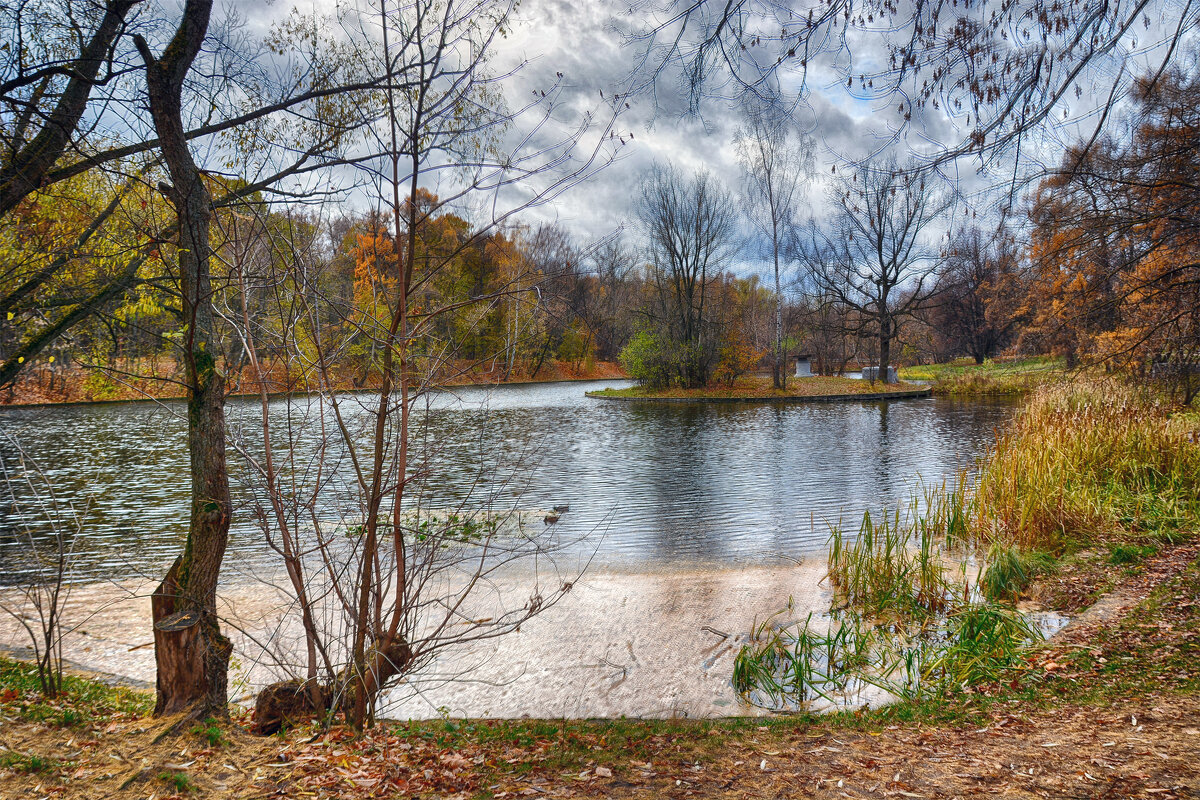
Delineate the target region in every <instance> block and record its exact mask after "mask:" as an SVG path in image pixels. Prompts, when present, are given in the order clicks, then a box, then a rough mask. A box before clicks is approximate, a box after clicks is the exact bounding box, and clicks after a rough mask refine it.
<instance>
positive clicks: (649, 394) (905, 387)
mask: <svg viewBox="0 0 1200 800" xmlns="http://www.w3.org/2000/svg"><path fill="white" fill-rule="evenodd" d="M921 388H923V387H921V386H913V385H912V384H907V383H903V382H901V383H894V384H890V385H889V384H884V383H879V382H875V383H872V382H871V381H864V380H858V379H856V378H839V377H835V376H826V375H822V376H817V377H812V378H795V377H788V380H787V388H786V389H776V388H775V387H774V386H772V385H771V379H770V377H764V376H758V375H756V376H751V377H745V378H739V379H738V380H737V381H735V382H734V384H733V386H705V387H702V388H699V389H682V388H679V387H668V388H662V389H656V388H650V387H646V386H630V387H628V388H625V389H602V390H600V391H596V392H588V395H589V396H590V397H637V398H645V399H647V400H656V399H672V400H742V399H748V400H755V399H763V400H779V399H787V398H789V397H795V398H805V397H809V398H817V397H840V396H843V395H859V394H866V395H874V394H885V393H891V392H911V391H913V390H919V389H921Z"/></svg>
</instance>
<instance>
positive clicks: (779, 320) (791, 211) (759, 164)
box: [735, 109, 812, 389]
mask: <svg viewBox="0 0 1200 800" xmlns="http://www.w3.org/2000/svg"><path fill="white" fill-rule="evenodd" d="M735 144H736V145H737V149H738V161H740V162H741V165H742V171H743V173H744V176H745V181H746V195H747V199H748V200H749V201H750V203H749V212H750V214H749V216H750V219H751V221H752V222H753V223H754V225H755V226H756V227H757V228H758V229H759V233H760V234H762V235H764V236H765V237H766V243H765V244H766V246H765V248H764V249H765V250H766V255H767V257H768V258H770V260H771V265H772V267H773V268H774V273H775V346H774V348H773V351H772V359H771V377H772V381H773V383H774V385H775V388H776V389H785V388H787V352H786V350H785V349H784V343H783V283H782V280H781V278H780V266H781V265H780V259H781V258H786V257H787V242H788V240H789V239H790V237H791V236H792V232H793V231H792V229H793V226H794V225H795V216H796V203H797V201H798V200H799V198H798V197H797V193H798V192H799V190H800V188H801V185H802V183H803V182H804V181H805V179H806V177H807V175H808V173H809V172H810V171H811V167H812V142H811V140H810V139H809V138H808V137H796V136H795V135H794V134H793V131H792V129H791V126H790V124H789V121H788V120H786V119H779V118H772V117H771V116H769V115H768V111H766V110H761V109H752V110H751V111H750V112H749V114H748V119H747V121H746V125H745V127H743V128H742V129H741V130H740V131H739V132H738V134H737V137H736V139H735Z"/></svg>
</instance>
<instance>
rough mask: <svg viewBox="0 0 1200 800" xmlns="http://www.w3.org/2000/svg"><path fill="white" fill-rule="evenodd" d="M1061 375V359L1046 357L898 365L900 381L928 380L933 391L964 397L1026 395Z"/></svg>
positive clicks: (1062, 364) (1062, 366)
mask: <svg viewBox="0 0 1200 800" xmlns="http://www.w3.org/2000/svg"><path fill="white" fill-rule="evenodd" d="M1064 377H1065V362H1064V361H1063V359H1061V358H1052V357H1049V356H1038V357H1035V358H1024V359H1017V360H1013V361H990V360H989V361H985V362H984V363H983V364H976V363H975V362H974V361H972V360H969V359H959V360H958V361H953V362H950V363H948V364H932V365H924V366H915V367H901V368H900V379H901V380H905V381H928V382H929V383H930V384H931V388H932V389H933V392H934V394H945V395H963V396H967V395H1014V394H1025V393H1027V392H1030V391H1033V390H1034V389H1036V388H1037V387H1039V386H1042V385H1045V384H1047V383H1052V382H1056V381H1059V380H1062V379H1063V378H1064Z"/></svg>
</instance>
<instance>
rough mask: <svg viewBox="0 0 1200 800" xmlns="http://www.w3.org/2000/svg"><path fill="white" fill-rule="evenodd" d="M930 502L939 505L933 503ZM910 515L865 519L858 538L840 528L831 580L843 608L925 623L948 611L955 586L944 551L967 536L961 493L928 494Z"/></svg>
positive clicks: (832, 548) (832, 546) (832, 542)
mask: <svg viewBox="0 0 1200 800" xmlns="http://www.w3.org/2000/svg"><path fill="white" fill-rule="evenodd" d="M930 498H933V499H934V501H935V502H933V503H932V504H929V500H930ZM926 499H927V504H928V508H929V510H928V511H927V512H925V513H921V512H920V511H919V509H918V508H917V506H916V504H915V503H914V504H913V506H912V507H911V508H910V510H909V513H908V514H907V515H901V513H900V511H899V509H897V510H896V511H895V512H894V513H892V514H884V515H882V516H879V517H872V516H871V514H870V513H869V512H868V513H866V514H864V515H863V520H862V524H861V525H859V529H858V535H857V536H855V537H853V538H852V539H847V537H846V535H845V533H844V531H843V530H842V529H841V527H840V526H836V525H835V526H833V527H832V528H831V530H830V537H829V577H830V580H831V581H832V583H833V586H834V588H835V589H836V590H837V593H838V596H839V598H840V599H841V600H842V601H843V603H844V604H849V605H853V606H855V607H856V608H858V609H860V610H862V611H864V612H865V613H867V614H869V615H871V616H876V617H899V618H902V619H909V618H915V619H924V618H927V617H930V616H934V615H937V614H941V613H944V612H945V611H946V609H947V608H948V607H949V604H950V602H951V600H952V599H953V596H954V595H955V594H956V593H957V590H956V587H955V586H954V584H953V583H952V582H951V581H950V579H949V578H948V576H947V568H946V559H945V558H944V548H945V547H946V545H947V543H948V542H955V541H962V540H965V539H966V538H967V537H966V535H965V534H966V528H965V523H964V522H963V518H964V515H965V512H964V509H963V508H962V507H961V506H960V505H958V504H959V503H961V502H962V495H961V493H960V492H958V491H954V492H950V493H943V494H942V495H929V494H927V496H926Z"/></svg>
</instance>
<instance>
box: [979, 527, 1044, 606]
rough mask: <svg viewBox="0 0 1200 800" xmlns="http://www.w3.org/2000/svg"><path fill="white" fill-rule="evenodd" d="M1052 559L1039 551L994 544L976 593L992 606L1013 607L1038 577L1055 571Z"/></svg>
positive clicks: (999, 543)
mask: <svg viewBox="0 0 1200 800" xmlns="http://www.w3.org/2000/svg"><path fill="white" fill-rule="evenodd" d="M1054 564H1055V559H1054V556H1052V555H1051V554H1049V553H1047V552H1045V551H1042V550H1031V551H1029V552H1025V551H1022V550H1021V549H1020V548H1019V547H1017V546H1015V545H1008V544H1004V543H1002V542H993V543H992V546H991V548H990V549H989V550H988V554H987V566H986V567H985V568H984V569H983V570H982V572H981V573H980V576H979V584H978V588H979V592H980V594H981V595H982V596H983V597H984V598H985V599H987V600H989V601H991V602H993V603H1015V602H1017V600H1019V599H1020V598H1021V596H1022V595H1023V594H1025V591H1026V590H1027V589H1028V588H1029V585H1030V584H1031V583H1033V580H1034V578H1036V577H1037V576H1038V575H1042V574H1045V573H1047V572H1049V571H1050V570H1052V569H1053V568H1054Z"/></svg>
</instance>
